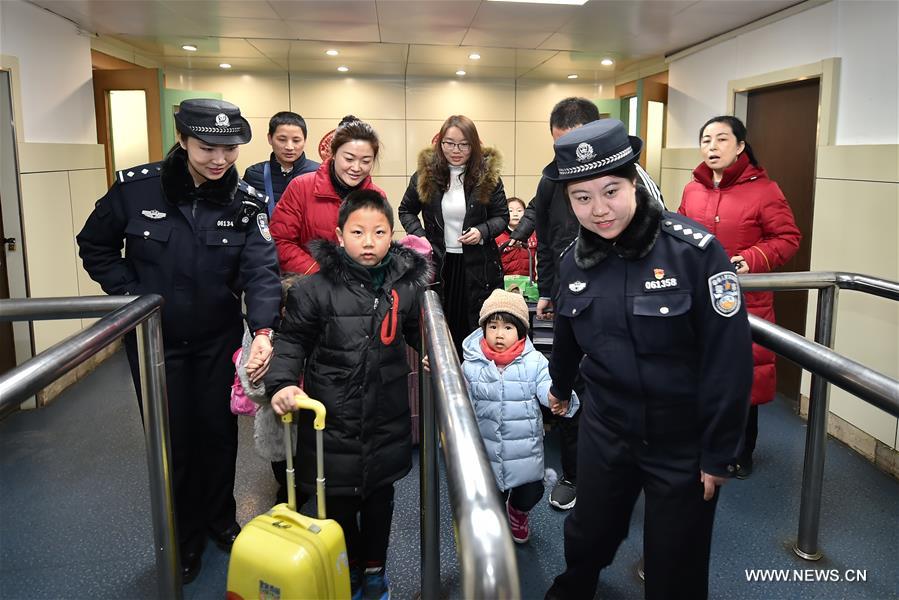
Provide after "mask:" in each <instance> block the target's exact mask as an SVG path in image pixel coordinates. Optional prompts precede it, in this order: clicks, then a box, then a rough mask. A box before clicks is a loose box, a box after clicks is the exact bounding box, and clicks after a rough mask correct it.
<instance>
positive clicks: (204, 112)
mask: <svg viewBox="0 0 899 600" xmlns="http://www.w3.org/2000/svg"><path fill="white" fill-rule="evenodd" d="M175 125H176V126H177V127H178V131H180V132H181V133H182V134H184V135H189V136H193V137H195V138H198V139H200V140H202V141H204V142H206V143H207V144H220V145H223V146H232V145H234V144H246V143H247V142H249V141H250V138H251V137H252V135H253V134H252V133H251V132H250V124H249V123H248V122H247V120H246V119H244V118H243V117H242V116H240V109H239V108H237V107H236V106H234V105H233V104H231V103H230V102H225V101H224V100H214V99H211V98H192V99H190V100H185V101H183V102H182V103H181V104H180V105H179V106H178V112H177V113H175Z"/></svg>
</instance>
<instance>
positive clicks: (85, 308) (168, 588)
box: [0, 294, 181, 600]
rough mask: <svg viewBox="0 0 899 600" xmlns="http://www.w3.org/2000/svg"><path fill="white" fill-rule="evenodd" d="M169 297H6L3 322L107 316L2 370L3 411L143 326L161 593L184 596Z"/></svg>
mask: <svg viewBox="0 0 899 600" xmlns="http://www.w3.org/2000/svg"><path fill="white" fill-rule="evenodd" d="M162 304H163V299H162V297H161V296H158V295H155V294H151V295H146V296H139V297H137V298H135V297H129V296H119V297H115V296H96V297H70V298H26V299H13V300H0V321H39V320H50V319H71V318H79V317H98V316H101V315H105V316H102V318H100V319H99V320H98V321H97V322H96V323H94V324H92V325H90V326H89V327H87V328H85V329H83V330H82V331H79V332H78V333H76V334H74V335H72V336H70V337H68V338H66V339H65V340H63V341H61V342H59V343H57V344H55V345H54V346H52V347H50V348H48V349H47V350H44V351H43V352H41V353H40V354H38V355H37V356H34V357H32V358H31V359H29V360H27V361H26V362H24V363H22V364H21V365H19V366H18V367H16V368H15V369H13V370H11V371H9V372H8V373H5V374H4V375H2V376H0V418H3V416H5V415H6V414H9V413H10V412H11V411H14V410H15V409H16V408H17V407H18V406H19V405H20V404H21V403H22V402H24V401H25V400H26V399H27V398H28V397H29V396H31V395H33V394H34V393H35V392H37V391H38V390H40V389H41V388H43V387H45V386H46V385H48V384H49V383H51V382H53V381H55V380H56V379H58V378H59V377H61V376H63V375H65V374H66V373H68V372H69V371H70V370H72V369H74V368H75V367H77V366H78V365H80V364H82V363H84V362H85V361H87V360H88V359H89V358H90V357H91V356H93V355H95V354H96V353H97V352H99V351H100V350H102V349H103V348H104V347H106V346H108V345H109V344H111V343H113V342H114V341H116V340H117V339H119V338H121V337H122V336H124V335H125V334H126V333H128V332H129V331H131V330H133V329H135V328H136V329H137V335H138V352H139V360H140V377H141V393H142V397H143V398H144V402H143V410H144V415H143V417H144V431H145V435H146V442H147V463H148V465H149V471H150V509H151V513H152V516H153V538H154V546H155V553H156V572H157V575H158V579H157V585H158V592H159V594H158V595H159V597H160V598H174V599H177V600H180V598H181V581H180V574H179V568H178V565H179V564H180V563H179V559H178V546H177V544H176V540H175V523H174V504H173V501H172V485H171V473H170V471H169V469H170V465H171V464H172V460H171V449H170V447H169V442H168V430H169V426H168V409H167V404H168V401H167V397H166V389H165V358H164V356H165V355H164V352H163V347H162V325H161V307H162ZM110 311H112V312H110ZM107 313H108V314H107Z"/></svg>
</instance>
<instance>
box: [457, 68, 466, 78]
mask: <svg viewBox="0 0 899 600" xmlns="http://www.w3.org/2000/svg"><path fill="white" fill-rule="evenodd" d="M456 75H458V76H459V77H462V76H463V75H465V71H463V70H462V69H459V70H458V71H456Z"/></svg>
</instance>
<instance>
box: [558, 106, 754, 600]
mask: <svg viewBox="0 0 899 600" xmlns="http://www.w3.org/2000/svg"><path fill="white" fill-rule="evenodd" d="M642 145H643V143H642V141H641V140H640V139H639V138H636V137H629V136H628V135H627V132H626V130H625V128H624V125H623V124H622V123H621V122H619V121H616V120H613V119H606V120H602V121H594V122H593V123H589V124H587V125H585V126H583V127H581V128H579V129H575V130H573V131H572V132H570V133H568V134H566V135H565V136H563V137H561V138H559V139H558V140H557V141H556V143H555V145H554V148H555V162H554V163H553V164H551V165H550V166H548V167H547V168H546V169H545V170H544V172H543V174H544V176H546V177H547V178H549V179H552V180H554V181H560V182H564V183H565V185H566V193H567V197H568V200H569V202H570V203H571V207H572V209H573V211H574V213H575V215H576V216H577V219H578V222H579V223H580V232H579V235H578V238H577V240H576V241H575V242H574V244H573V247H571V248H569V250H568V251H567V252H566V254H565V256H564V258H563V260H562V264H561V267H560V286H559V292H558V295H557V297H556V299H555V306H556V311H557V312H556V324H555V337H554V343H553V353H552V358H551V359H550V374H551V375H552V379H553V387H552V391H551V393H552V396H551V398H550V400H551V402H553V403H557V402H559V401H558V400H557V399H558V398H568V396H569V395H570V394H571V382H572V381H574V377H575V373H576V371H577V370H578V368H580V373H581V375H582V376H583V378H584V381H585V384H586V389H587V398H586V400H585V402H584V407H585V408H584V414H583V416H582V417H581V424H580V438H579V440H578V471H579V475H580V476H579V477H578V502H577V505H576V506H575V508H574V512H573V513H572V514H571V515H570V516H569V517H568V519H567V520H566V522H565V560H566V563H567V565H566V566H567V569H566V571H565V572H564V573H563V574H561V575H559V576H558V577H557V578H556V580H555V582H554V583H553V586H552V587H551V588H550V590H549V591H548V592H547V598H593V595H594V593H595V591H596V585H597V578H598V575H599V571H600V570H601V569H602V568H603V567H605V566H607V565H609V564H610V563H611V562H612V559H613V557H614V555H615V552H616V550H617V549H618V546H619V545H620V543H621V542H622V541H623V540H624V538H625V537H626V536H627V532H628V523H629V521H630V515H631V512H632V510H633V507H634V502H635V501H636V499H637V496H638V495H639V493H640V491H641V489H642V490H643V491H644V493H645V495H646V516H645V522H644V538H643V540H644V556H645V572H646V597H647V598H691V599H697V598H705V597H706V596H707V595H708V561H709V549H710V545H711V536H712V522H713V518H714V512H715V503H716V501H717V496H718V494H717V487H718V486H720V485H721V484H722V483H724V481H725V478H726V477H729V476H731V475H732V473H733V470H734V462H735V456H736V455H737V453H738V451H739V449H740V448H739V447H740V444H741V437H742V434H743V428H744V426H745V422H746V414H747V411H748V408H749V390H750V387H751V384H752V350H751V341H750V333H749V324H748V321H747V317H746V310H745V308H744V307H743V305H742V298H741V294H740V286H739V282H738V280H737V276H736V274H735V273H734V269H733V266H732V265H731V263H730V261H729V260H728V257H727V255H726V254H725V252H724V250H723V249H722V248H721V245H720V244H719V243H718V242H717V240H715V239H714V237H713V236H712V235H711V234H709V233H707V232H705V231H704V230H703V229H702V228H700V227H699V226H697V225H696V224H695V223H694V222H693V221H690V220H689V219H687V218H686V217H682V216H679V215H676V214H673V213H669V212H667V211H663V210H662V209H661V207H660V206H659V204H658V202H655V201H654V200H652V198H651V197H650V196H649V195H648V194H647V192H646V191H645V190H644V189H643V188H642V187H641V186H638V185H636V183H635V177H636V171H635V166H634V163H635V162H636V160H637V157H638V155H639V153H640V150H641V148H642ZM582 359H583V360H582Z"/></svg>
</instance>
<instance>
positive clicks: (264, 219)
mask: <svg viewBox="0 0 899 600" xmlns="http://www.w3.org/2000/svg"><path fill="white" fill-rule="evenodd" d="M256 224H257V225H258V226H259V233H261V234H262V237H264V238H265V241H266V242H270V241H272V232H271V231H269V228H268V215H267V214H266V213H264V212H261V213H259V214H258V215H256Z"/></svg>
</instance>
